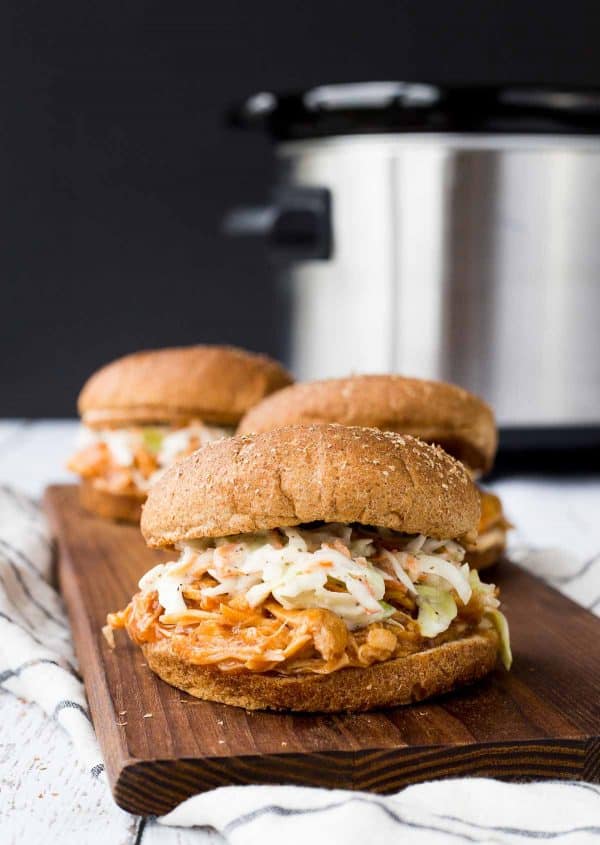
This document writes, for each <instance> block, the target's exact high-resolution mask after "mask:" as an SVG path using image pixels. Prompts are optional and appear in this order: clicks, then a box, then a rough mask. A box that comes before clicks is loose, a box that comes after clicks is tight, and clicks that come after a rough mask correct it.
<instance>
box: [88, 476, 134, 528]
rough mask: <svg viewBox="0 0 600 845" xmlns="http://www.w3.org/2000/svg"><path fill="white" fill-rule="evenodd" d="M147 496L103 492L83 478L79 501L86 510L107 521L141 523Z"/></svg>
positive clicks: (89, 480)
mask: <svg viewBox="0 0 600 845" xmlns="http://www.w3.org/2000/svg"><path fill="white" fill-rule="evenodd" d="M144 498H145V495H139V496H136V495H135V494H132V493H110V492H109V491H108V490H103V489H102V488H101V487H98V485H96V484H94V482H93V481H92V480H91V479H89V478H82V479H81V483H80V485H79V501H80V503H81V505H82V506H83V507H84V508H85V510H87V511H90V513H94V514H96V515H97V516H102V517H104V518H105V519H116V520H119V521H123V522H135V523H139V521H140V516H141V513H142V503H143V501H144Z"/></svg>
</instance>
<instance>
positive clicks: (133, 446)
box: [68, 346, 291, 522]
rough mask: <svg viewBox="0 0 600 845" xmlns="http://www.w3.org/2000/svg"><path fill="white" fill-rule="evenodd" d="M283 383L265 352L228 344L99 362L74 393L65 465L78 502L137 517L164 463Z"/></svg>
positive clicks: (233, 421)
mask: <svg viewBox="0 0 600 845" xmlns="http://www.w3.org/2000/svg"><path fill="white" fill-rule="evenodd" d="M290 382H291V377H290V376H289V374H288V373H287V372H286V371H285V370H284V369H283V367H281V366H280V365H279V364H278V363H276V362H275V361H272V360H271V359H270V358H267V357H265V356H264V355H256V354H253V353H250V352H246V351H244V350H242V349H235V348H233V347H228V346H189V347H181V348H176V349H159V350H156V351H147V352H137V353H135V354H133V355H127V356H125V357H124V358H119V359H118V360H116V361H113V362H112V363H110V364H108V365H107V366H105V367H102V369H100V370H98V372H96V373H95V374H94V375H93V376H92V377H91V378H90V379H89V380H88V381H87V383H86V384H85V386H84V388H83V390H82V391H81V394H80V396H79V400H78V409H79V413H80V415H81V420H82V424H83V425H82V429H81V432H80V438H79V442H78V446H77V451H76V452H75V454H74V455H73V457H72V458H71V460H70V461H69V464H68V466H69V469H71V470H72V471H73V472H75V473H77V474H78V475H79V476H80V478H81V484H80V498H81V502H82V504H83V506H84V507H85V508H87V509H88V510H90V511H92V512H94V513H96V514H99V515H100V516H104V517H109V518H112V519H122V520H127V521H131V522H137V521H139V518H140V513H141V506H142V503H143V502H144V500H145V498H146V496H147V494H148V490H149V489H150V486H151V485H152V484H153V483H154V482H155V481H156V479H157V478H158V477H159V476H160V474H161V473H162V472H164V470H165V469H166V468H167V467H168V466H170V465H171V464H172V463H173V462H174V461H176V460H178V459H180V458H181V457H184V456H186V455H189V454H191V453H192V452H193V451H194V450H195V449H197V448H199V447H200V446H202V445H204V444H205V443H209V442H212V441H214V440H220V439H222V438H225V437H231V436H232V435H233V433H234V430H235V426H236V425H237V424H238V422H239V421H240V419H241V417H242V416H243V415H244V414H245V413H246V412H247V411H248V410H249V409H250V408H251V407H252V406H253V405H255V404H256V403H257V402H259V401H260V400H261V399H263V398H264V397H265V396H267V395H268V394H270V393H272V392H273V391H275V390H278V389H279V388H282V387H285V386H286V385H289V384H290Z"/></svg>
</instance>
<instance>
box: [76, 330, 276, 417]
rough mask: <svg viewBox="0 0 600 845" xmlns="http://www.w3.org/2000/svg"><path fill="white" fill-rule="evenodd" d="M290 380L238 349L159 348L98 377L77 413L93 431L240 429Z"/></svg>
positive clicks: (82, 397) (258, 357) (84, 392)
mask: <svg viewBox="0 0 600 845" xmlns="http://www.w3.org/2000/svg"><path fill="white" fill-rule="evenodd" d="M291 381H292V379H291V377H290V375H289V374H288V373H287V372H286V371H285V370H284V369H283V367H282V366H281V365H280V364H278V363H277V362H276V361H273V360H271V359H270V358H267V357H266V356H265V355H256V354H254V353H252V352H246V351H245V350H243V349H236V348H235V347H233V346H183V347H179V348H174V349H157V350H150V351H147V352H135V353H134V354H133V355H126V356H125V357H124V358H119V359H117V360H116V361H113V362H112V363H110V364H107V365H106V366H105V367H102V369H100V370H98V372H96V373H94V375H93V376H92V377H91V378H90V379H88V381H87V382H86V384H85V386H84V388H83V390H82V391H81V393H80V395H79V401H78V409H79V413H80V414H81V416H82V418H83V421H84V422H85V423H86V424H87V425H91V426H94V425H96V426H106V425H108V426H111V425H123V424H128V423H146V422H149V423H159V422H166V423H185V422H187V421H189V420H191V419H200V420H203V421H205V422H208V423H215V424H217V425H235V424H237V423H238V422H239V420H240V418H241V417H242V416H243V415H244V414H245V413H246V411H248V410H249V409H250V408H251V407H252V406H253V405H255V404H256V403H257V402H259V401H260V400H261V399H263V398H264V397H265V396H267V395H268V394H269V393H272V392H273V391H274V390H279V389H280V388H281V387H285V386H286V385H288V384H290V383H291Z"/></svg>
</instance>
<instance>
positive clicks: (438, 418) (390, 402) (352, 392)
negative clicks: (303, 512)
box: [238, 375, 498, 471]
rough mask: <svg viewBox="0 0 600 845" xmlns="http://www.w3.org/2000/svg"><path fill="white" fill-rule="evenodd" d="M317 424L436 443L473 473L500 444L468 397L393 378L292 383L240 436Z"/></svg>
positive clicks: (488, 413)
mask: <svg viewBox="0 0 600 845" xmlns="http://www.w3.org/2000/svg"><path fill="white" fill-rule="evenodd" d="M319 422H335V423H340V424H342V425H361V426H367V427H373V428H380V429H384V430H386V431H398V432H400V433H402V434H412V435H414V436H415V437H420V438H421V439H422V440H426V441H427V442H429V443H438V444H439V445H440V446H442V447H443V448H444V449H445V450H446V451H447V452H449V453H450V454H451V455H453V456H454V457H455V458H458V459H459V460H460V461H462V462H463V463H465V464H466V465H467V466H468V467H470V468H471V469H473V470H481V471H487V470H489V469H490V468H491V466H492V463H493V460H494V456H495V454H496V448H497V445H498V437H497V431H496V424H495V421H494V415H493V413H492V410H491V409H490V407H489V406H488V405H486V404H485V402H483V401H482V400H481V399H478V398H477V397H476V396H473V394H472V393H469V392H468V391H466V390H463V389H462V388H461V387H457V386H456V385H454V384H446V383H445V382H441V381H424V380H422V379H415V378H404V377H403V376H392V375H371V376H369V375H366V376H351V377H350V378H343V379H330V380H327V381H313V382H306V383H303V384H295V385H293V386H291V387H288V388H286V389H285V390H282V391H280V392H279V393H277V394H275V395H274V396H271V397H269V398H268V399H265V400H263V401H262V402H260V403H259V404H258V405H256V406H255V407H254V408H252V409H251V410H250V411H249V412H248V413H247V414H246V416H245V417H244V418H243V419H242V421H241V423H240V426H239V428H238V434H250V433H258V432H262V431H270V430H271V429H273V428H279V427H281V426H286V425H294V424H306V423H319Z"/></svg>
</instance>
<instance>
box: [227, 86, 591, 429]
mask: <svg viewBox="0 0 600 845" xmlns="http://www.w3.org/2000/svg"><path fill="white" fill-rule="evenodd" d="M236 121H237V123H238V124H242V125H245V126H260V127H262V128H264V129H266V130H267V131H268V132H269V134H270V135H271V136H272V138H273V139H274V141H275V143H276V154H277V157H278V160H279V182H278V185H277V186H276V187H275V190H274V192H273V196H272V200H271V201H270V202H269V203H266V204H265V205H264V206H262V207H258V208H257V207H254V208H248V207H246V208H240V209H237V210H235V211H234V212H232V214H231V215H230V216H229V218H228V221H227V228H228V230H229V231H230V232H232V233H237V234H249V233H251V234H261V235H264V236H266V237H267V238H268V239H269V243H270V246H271V248H272V249H273V251H274V252H275V253H278V254H279V255H280V256H281V257H282V258H283V259H284V260H283V261H280V262H278V264H277V267H278V272H279V273H280V275H281V277H282V282H283V284H285V285H287V286H289V292H290V302H291V311H290V330H291V364H292V366H293V368H294V370H295V372H296V374H297V375H298V377H300V378H303V379H308V378H316V377H326V376H338V375H343V374H347V373H349V372H400V373H404V374H408V375H416V376H422V377H427V378H439V379H445V380H448V381H453V382H456V383H458V384H461V385H464V386H465V387H467V388H469V389H471V390H473V391H475V392H476V393H478V394H480V395H482V396H483V397H485V398H486V399H487V400H488V401H489V402H490V403H491V404H492V405H493V406H494V408H495V409H496V413H497V416H498V419H499V422H500V424H501V425H503V426H505V427H506V426H509V427H518V428H526V429H531V428H534V429H535V428H540V429H541V428H543V429H549V430H553V429H557V430H558V429H560V430H561V431H562V430H564V429H568V430H572V429H578V430H579V433H580V435H581V432H582V431H583V432H585V431H589V433H590V437H591V438H598V433H599V432H600V92H595V91H583V90H582V91H574V90H570V91H556V90H550V89H541V88H532V87H525V86H517V87H504V88H491V87H476V88H461V87H459V88H442V87H441V86H436V85H424V84H407V83H396V82H393V83H368V84H357V85H335V86H325V87H321V88H316V89H313V90H310V91H307V92H304V93H300V94H292V95H286V96H276V95H274V94H268V93H262V94H258V95H256V96H254V97H252V98H250V99H249V100H248V101H247V102H246V103H245V104H244V105H243V106H242V107H241V108H240V109H238V110H237V113H236ZM584 439H585V438H584ZM599 442H600V441H599Z"/></svg>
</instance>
